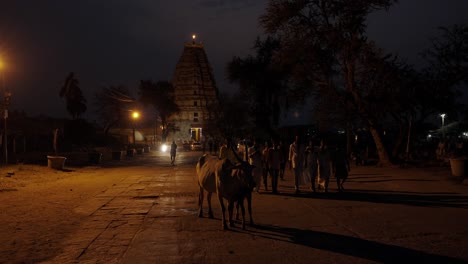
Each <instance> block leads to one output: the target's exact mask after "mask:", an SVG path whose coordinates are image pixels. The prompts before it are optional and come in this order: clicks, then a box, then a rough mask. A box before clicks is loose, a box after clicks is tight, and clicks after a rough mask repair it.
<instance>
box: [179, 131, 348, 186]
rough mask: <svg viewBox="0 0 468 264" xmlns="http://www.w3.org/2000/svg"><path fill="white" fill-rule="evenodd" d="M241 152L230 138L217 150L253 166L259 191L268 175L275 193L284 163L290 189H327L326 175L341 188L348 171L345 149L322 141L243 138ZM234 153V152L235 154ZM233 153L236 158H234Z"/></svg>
mask: <svg viewBox="0 0 468 264" xmlns="http://www.w3.org/2000/svg"><path fill="white" fill-rule="evenodd" d="M243 144H244V146H243V151H242V152H241V153H239V152H237V151H236V149H237V146H234V145H233V142H232V140H230V139H227V140H226V143H225V144H224V145H222V146H221V147H220V149H219V155H218V156H219V158H220V159H224V158H226V159H229V160H230V161H232V162H233V163H236V162H237V160H238V158H240V159H243V160H244V161H246V162H249V163H250V164H251V165H253V166H254V168H253V171H252V174H253V177H254V181H255V183H256V184H257V186H256V189H255V191H257V192H259V191H260V189H261V185H262V183H263V188H264V190H265V191H269V188H268V187H269V184H268V179H269V178H270V180H271V183H270V187H271V191H272V193H274V194H278V193H279V191H278V181H279V180H285V169H286V164H289V168H290V169H291V170H292V172H293V173H292V174H293V176H294V191H295V193H296V194H297V193H300V191H301V190H300V186H301V185H307V184H310V190H311V191H313V192H317V191H320V190H323V191H324V192H328V186H329V182H330V177H331V176H332V175H333V176H334V177H335V178H336V184H337V188H338V191H340V192H341V191H343V190H344V188H343V183H344V182H345V181H346V179H347V178H348V173H349V171H350V166H349V161H348V158H347V155H346V153H345V151H343V150H342V149H340V148H336V149H334V150H330V149H329V148H328V146H327V144H326V141H325V140H321V141H320V144H319V145H318V146H314V144H313V141H312V140H310V141H309V142H308V144H303V143H302V142H301V141H300V138H299V137H298V136H296V137H295V140H294V142H292V143H291V144H290V145H289V146H288V145H285V144H284V143H283V142H281V141H279V140H272V141H266V142H265V143H264V144H263V146H261V145H260V144H259V142H257V141H253V142H246V141H244V143H243ZM176 149H177V145H176V144H175V142H172V144H171V151H170V152H171V164H172V165H174V161H175V155H176ZM236 152H237V153H236ZM236 156H237V157H236Z"/></svg>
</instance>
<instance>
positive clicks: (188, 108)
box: [168, 36, 218, 142]
mask: <svg viewBox="0 0 468 264" xmlns="http://www.w3.org/2000/svg"><path fill="white" fill-rule="evenodd" d="M172 85H173V86H174V97H175V102H176V104H177V105H178V106H179V108H180V112H179V113H177V114H175V115H173V116H171V117H170V118H169V122H170V123H174V124H175V126H176V127H177V128H179V130H178V131H176V132H174V133H173V134H172V135H171V134H170V135H169V137H168V140H175V141H178V142H181V141H190V140H193V141H202V140H203V139H204V138H203V134H204V133H205V132H207V131H206V129H209V128H208V126H209V125H208V124H209V123H210V122H211V121H212V120H213V118H214V115H213V113H212V112H210V111H209V110H210V109H213V106H214V105H216V104H218V89H217V88H216V83H215V79H214V76H213V71H212V69H211V66H210V63H209V62H208V58H207V56H206V53H205V50H204V48H203V44H201V43H195V36H194V37H193V42H191V43H186V44H185V47H184V51H183V52H182V56H180V59H179V62H178V63H177V66H176V69H175V73H174V77H173V80H172ZM205 134H208V133H205Z"/></svg>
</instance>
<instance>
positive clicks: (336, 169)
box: [332, 148, 350, 192]
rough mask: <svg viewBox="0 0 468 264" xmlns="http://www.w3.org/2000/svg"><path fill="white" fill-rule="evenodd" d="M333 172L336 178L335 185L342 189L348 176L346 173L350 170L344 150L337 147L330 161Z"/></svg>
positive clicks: (339, 189)
mask: <svg viewBox="0 0 468 264" xmlns="http://www.w3.org/2000/svg"><path fill="white" fill-rule="evenodd" d="M332 168H333V174H334V175H335V178H336V185H337V186H338V191H339V192H341V191H344V188H343V183H344V182H345V181H346V179H347V178H348V173H349V171H350V167H349V160H348V157H346V154H345V152H344V151H343V150H342V149H341V148H338V149H337V150H336V153H335V157H334V159H333V161H332Z"/></svg>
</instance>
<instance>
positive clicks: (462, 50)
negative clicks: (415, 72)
mask: <svg viewBox="0 0 468 264" xmlns="http://www.w3.org/2000/svg"><path fill="white" fill-rule="evenodd" d="M440 30H441V32H442V34H441V36H439V37H437V38H432V46H431V47H430V48H429V49H427V50H426V51H424V52H423V53H422V55H423V57H424V58H425V59H426V61H427V62H428V66H427V67H426V68H424V69H423V71H422V79H423V85H422V86H424V90H425V92H426V98H425V99H426V101H425V104H424V105H423V108H422V109H421V111H422V112H423V113H424V116H428V115H431V114H434V113H441V112H444V113H448V114H449V115H451V116H452V117H455V116H456V114H457V110H460V108H461V107H460V105H459V104H457V99H458V98H459V97H460V96H461V95H462V94H463V92H462V90H461V89H460V88H463V87H464V88H466V86H467V85H468V25H453V26H452V27H450V28H444V27H441V28H440Z"/></svg>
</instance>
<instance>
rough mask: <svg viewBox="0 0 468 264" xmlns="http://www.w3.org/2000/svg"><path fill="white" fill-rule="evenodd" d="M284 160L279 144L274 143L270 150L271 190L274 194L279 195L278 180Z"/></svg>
mask: <svg viewBox="0 0 468 264" xmlns="http://www.w3.org/2000/svg"><path fill="white" fill-rule="evenodd" d="M282 158H283V157H282V155H281V150H280V149H279V145H278V143H276V142H275V141H273V146H272V147H271V148H270V149H269V150H268V164H269V167H270V168H269V169H270V176H271V189H272V192H273V193H274V194H277V193H278V178H279V171H280V163H281V159H282Z"/></svg>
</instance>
